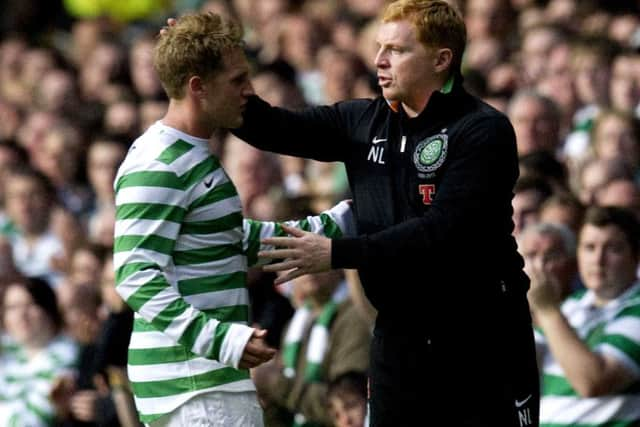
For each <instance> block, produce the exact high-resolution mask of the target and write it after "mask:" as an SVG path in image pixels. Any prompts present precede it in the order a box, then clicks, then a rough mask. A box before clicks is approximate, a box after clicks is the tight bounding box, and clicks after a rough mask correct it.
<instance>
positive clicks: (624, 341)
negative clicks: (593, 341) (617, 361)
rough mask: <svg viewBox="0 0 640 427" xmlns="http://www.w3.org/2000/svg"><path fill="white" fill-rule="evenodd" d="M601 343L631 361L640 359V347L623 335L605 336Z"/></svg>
mask: <svg viewBox="0 0 640 427" xmlns="http://www.w3.org/2000/svg"><path fill="white" fill-rule="evenodd" d="M602 342H603V343H606V344H609V345H611V346H613V347H615V348H617V349H618V350H620V351H622V352H623V353H624V354H626V355H627V356H628V357H629V358H631V359H632V360H638V359H640V345H638V343H637V342H635V341H633V340H630V339H629V338H628V337H626V336H624V335H620V334H611V335H606V336H604V337H603V339H602Z"/></svg>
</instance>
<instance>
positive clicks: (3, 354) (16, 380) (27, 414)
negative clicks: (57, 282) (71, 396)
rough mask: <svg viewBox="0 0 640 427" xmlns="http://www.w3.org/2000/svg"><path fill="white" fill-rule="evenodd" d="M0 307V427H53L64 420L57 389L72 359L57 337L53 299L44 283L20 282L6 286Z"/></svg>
mask: <svg viewBox="0 0 640 427" xmlns="http://www.w3.org/2000/svg"><path fill="white" fill-rule="evenodd" d="M1 301H2V307H1V308H2V327H3V333H2V335H0V425H3V426H14V425H15V426H30V427H31V426H33V427H45V426H55V425H56V422H57V421H59V420H63V419H65V418H66V415H67V414H66V413H65V412H64V411H63V410H62V409H63V408H62V407H60V406H59V405H58V401H59V399H61V398H62V399H64V398H65V396H60V395H59V392H58V385H57V384H59V383H58V381H59V379H60V378H61V377H62V376H63V375H64V374H65V373H68V372H70V371H72V369H73V366H74V364H75V362H76V357H77V348H76V346H75V344H74V343H73V342H72V341H71V340H70V339H69V338H67V337H65V336H63V335H61V334H60V332H61V327H62V318H61V316H60V312H59V311H58V307H57V305H56V295H55V293H54V292H53V290H52V289H51V287H50V286H49V285H48V284H47V282H45V281H44V280H41V279H33V278H31V279H30V278H19V279H15V280H12V281H10V282H8V283H7V284H6V287H5V288H4V292H3V293H2V298H1Z"/></svg>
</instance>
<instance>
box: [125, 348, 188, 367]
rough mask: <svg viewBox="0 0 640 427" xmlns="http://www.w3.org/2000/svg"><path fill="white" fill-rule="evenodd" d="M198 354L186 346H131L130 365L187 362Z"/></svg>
mask: <svg viewBox="0 0 640 427" xmlns="http://www.w3.org/2000/svg"><path fill="white" fill-rule="evenodd" d="M196 357H198V355H197V354H194V353H191V352H190V351H188V350H187V349H186V348H185V347H184V346H181V345H176V346H173V347H157V348H130V349H129V357H128V363H129V365H136V366H137V365H141V366H144V365H159V364H163V363H176V362H185V361H187V360H191V359H195V358H196Z"/></svg>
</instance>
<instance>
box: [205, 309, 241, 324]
mask: <svg viewBox="0 0 640 427" xmlns="http://www.w3.org/2000/svg"><path fill="white" fill-rule="evenodd" d="M202 311H203V312H204V313H206V314H207V315H209V316H211V317H213V318H214V319H219V320H222V321H223V322H234V323H240V322H245V323H246V322H248V321H249V306H247V305H230V306H228V307H218V308H210V309H207V310H202Z"/></svg>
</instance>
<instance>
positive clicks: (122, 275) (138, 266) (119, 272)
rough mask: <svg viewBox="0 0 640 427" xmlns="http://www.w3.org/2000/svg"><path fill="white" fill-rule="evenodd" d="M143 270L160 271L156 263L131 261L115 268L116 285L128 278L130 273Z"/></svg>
mask: <svg viewBox="0 0 640 427" xmlns="http://www.w3.org/2000/svg"><path fill="white" fill-rule="evenodd" d="M145 270H156V272H157V273H159V272H160V268H159V267H158V264H153V263H150V262H131V263H129V264H125V265H123V266H121V267H119V268H118V269H116V286H117V285H119V284H120V283H122V282H123V281H124V280H126V279H127V278H129V276H131V275H132V274H135V273H138V272H140V271H145Z"/></svg>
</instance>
